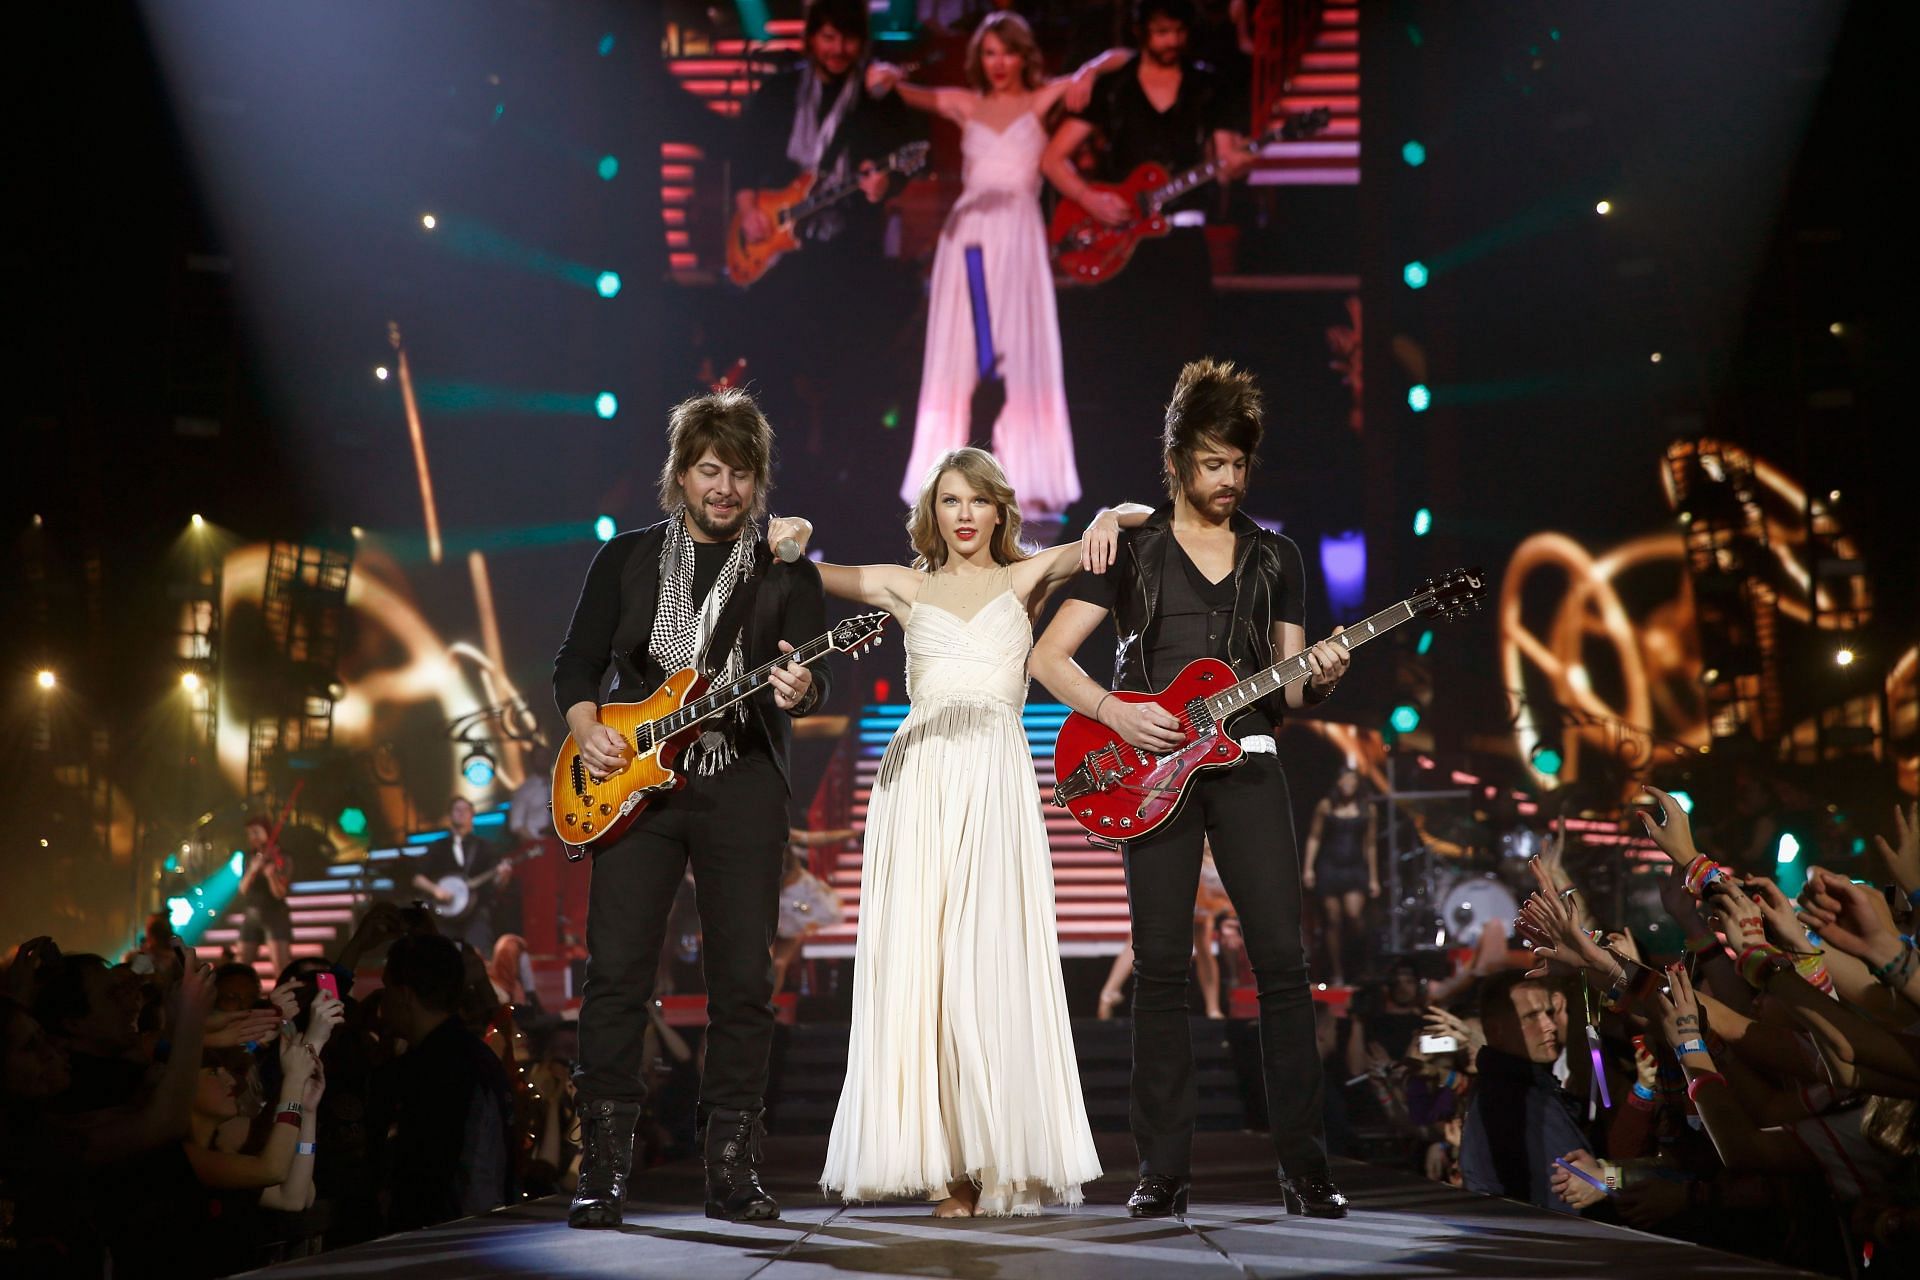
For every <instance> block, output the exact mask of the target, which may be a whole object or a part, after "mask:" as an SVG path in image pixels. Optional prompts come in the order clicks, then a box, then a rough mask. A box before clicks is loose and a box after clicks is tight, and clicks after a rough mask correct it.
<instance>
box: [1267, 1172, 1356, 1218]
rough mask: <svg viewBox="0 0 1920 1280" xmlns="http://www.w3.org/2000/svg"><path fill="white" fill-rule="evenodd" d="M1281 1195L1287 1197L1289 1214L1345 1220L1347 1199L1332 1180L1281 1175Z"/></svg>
mask: <svg viewBox="0 0 1920 1280" xmlns="http://www.w3.org/2000/svg"><path fill="white" fill-rule="evenodd" d="M1280 1194H1281V1195H1282V1196H1284V1197H1286V1201H1287V1212H1288V1213H1302V1214H1305V1215H1306V1216H1307V1217H1309V1218H1344V1217H1346V1216H1347V1198H1346V1196H1344V1195H1342V1194H1341V1193H1340V1188H1338V1187H1336V1186H1334V1185H1333V1180H1332V1179H1331V1178H1289V1177H1288V1176H1287V1175H1286V1174H1284V1173H1283V1174H1281V1175H1280Z"/></svg>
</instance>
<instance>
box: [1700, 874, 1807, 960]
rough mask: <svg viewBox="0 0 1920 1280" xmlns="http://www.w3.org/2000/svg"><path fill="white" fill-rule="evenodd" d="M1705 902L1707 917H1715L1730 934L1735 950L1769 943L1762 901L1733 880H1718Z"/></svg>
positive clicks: (1715, 922) (1715, 923)
mask: <svg viewBox="0 0 1920 1280" xmlns="http://www.w3.org/2000/svg"><path fill="white" fill-rule="evenodd" d="M1704 905H1705V907H1706V911H1707V918H1708V919H1710V920H1712V921H1713V924H1714V927H1715V928H1717V929H1719V930H1720V932H1721V933H1724V934H1726V935H1727V942H1728V943H1729V944H1730V945H1731V946H1732V947H1733V949H1734V950H1735V951H1744V950H1746V949H1747V948H1748V947H1764V946H1766V945H1767V919H1766V917H1765V916H1763V915H1762V914H1761V913H1760V907H1759V904H1757V903H1756V902H1754V900H1753V899H1752V898H1749V897H1748V896H1747V894H1746V891H1745V890H1744V889H1742V888H1741V887H1740V886H1739V885H1737V884H1735V883H1734V882H1733V881H1731V880H1717V881H1715V882H1714V885H1713V892H1712V893H1709V894H1708V895H1707V897H1706V901H1705V903H1704ZM1794 949H1795V950H1798V949H1799V948H1798V947H1796V948H1794Z"/></svg>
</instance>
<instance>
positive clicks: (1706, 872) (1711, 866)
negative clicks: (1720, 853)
mask: <svg viewBox="0 0 1920 1280" xmlns="http://www.w3.org/2000/svg"><path fill="white" fill-rule="evenodd" d="M1726 874H1727V869H1726V868H1725V867H1723V866H1721V865H1720V864H1719V863H1717V862H1715V861H1714V860H1713V859H1711V858H1709V857H1706V856H1705V855H1701V856H1698V857H1696V858H1694V860H1693V861H1692V862H1689V863H1688V864H1687V870H1686V875H1685V876H1684V877H1683V878H1682V880H1681V883H1682V884H1684V885H1685V886H1686V887H1687V892H1688V893H1690V894H1692V895H1693V896H1694V897H1696V898H1698V897H1699V896H1700V895H1701V894H1702V893H1704V892H1706V888H1707V886H1708V885H1710V884H1712V883H1713V882H1714V881H1715V880H1718V879H1719V878H1720V877H1721V876H1724V875H1726Z"/></svg>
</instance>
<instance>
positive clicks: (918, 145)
mask: <svg viewBox="0 0 1920 1280" xmlns="http://www.w3.org/2000/svg"><path fill="white" fill-rule="evenodd" d="M928 146H929V144H928V143H925V142H909V143H907V144H906V145H905V146H903V147H901V148H900V149H899V150H898V151H894V152H891V153H889V154H888V155H887V157H886V158H885V159H883V160H879V161H876V162H875V167H876V168H880V169H887V170H891V171H892V172H894V173H903V174H905V175H907V176H908V177H912V176H913V175H914V174H916V173H918V172H920V170H922V169H924V168H926V166H927V148H928ZM818 181H819V179H818V178H817V177H816V176H815V175H813V174H811V173H803V174H801V175H800V176H799V177H797V178H795V179H794V180H793V181H792V182H790V183H788V184H787V185H786V186H784V187H775V188H770V189H768V190H764V191H756V192H754V193H753V198H754V203H756V204H757V205H759V206H760V212H762V213H764V214H766V215H767V222H768V223H769V224H770V225H771V226H772V228H773V230H772V232H771V234H769V235H768V236H767V238H766V239H764V240H749V239H747V233H746V229H745V228H744V227H743V226H742V225H741V215H740V214H739V213H738V212H737V211H736V212H735V213H734V215H733V217H732V218H731V219H729V220H728V222H727V279H729V280H731V281H732V282H733V283H735V284H737V285H740V286H741V287H743V288H744V287H745V286H747V285H750V284H752V283H753V282H754V281H756V280H758V279H759V278H760V277H761V276H764V275H765V274H767V272H769V271H771V270H772V269H773V264H774V263H776V262H778V261H779V260H780V259H781V258H782V257H784V256H786V255H787V254H789V253H793V252H794V251H796V250H798V249H799V248H800V234H801V228H802V227H804V226H805V225H806V223H807V220H808V219H809V218H812V217H814V216H816V215H818V214H819V213H820V212H821V211H822V210H824V209H830V208H832V207H833V206H834V205H836V204H839V203H840V202H841V201H842V200H845V199H848V198H849V197H851V196H853V195H855V194H857V193H858V192H859V190H860V179H859V175H857V174H856V175H853V176H851V177H848V178H846V179H843V180H842V181H840V182H830V183H827V184H826V185H824V186H816V185H815V184H816V183H817V182H818Z"/></svg>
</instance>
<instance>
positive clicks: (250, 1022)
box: [203, 1009, 281, 1049]
mask: <svg viewBox="0 0 1920 1280" xmlns="http://www.w3.org/2000/svg"><path fill="white" fill-rule="evenodd" d="M280 1021H281V1019H280V1011H279V1010H278V1009H242V1010H240V1011H239V1012H238V1013H218V1012H215V1013H211V1014H208V1015H207V1038H206V1040H205V1041H204V1042H203V1043H204V1044H205V1045H206V1047H207V1048H209V1049H242V1048H245V1047H246V1046H247V1045H249V1044H266V1043H268V1042H269V1041H271V1040H275V1039H278V1038H279V1035H280Z"/></svg>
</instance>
